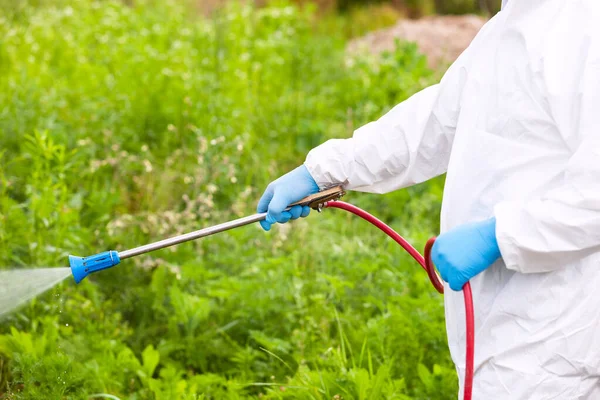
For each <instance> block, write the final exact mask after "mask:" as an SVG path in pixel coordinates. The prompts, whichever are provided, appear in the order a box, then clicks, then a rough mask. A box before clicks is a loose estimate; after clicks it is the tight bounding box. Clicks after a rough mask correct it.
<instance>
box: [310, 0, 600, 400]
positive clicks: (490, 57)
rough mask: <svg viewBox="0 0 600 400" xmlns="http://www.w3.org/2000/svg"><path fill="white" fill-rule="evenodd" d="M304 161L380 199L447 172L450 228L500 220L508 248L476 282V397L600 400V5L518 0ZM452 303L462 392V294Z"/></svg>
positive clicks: (583, 0) (316, 173) (320, 174)
mask: <svg viewBox="0 0 600 400" xmlns="http://www.w3.org/2000/svg"><path fill="white" fill-rule="evenodd" d="M305 165H306V167H307V168H308V170H309V171H310V173H311V175H312V176H313V177H314V178H315V180H316V182H317V184H318V185H319V186H320V187H321V188H324V187H328V186H330V185H332V184H336V183H343V184H344V185H345V186H346V188H348V189H351V190H358V191H365V192H375V193H385V192H389V191H392V190H396V189H399V188H403V187H406V186H410V185H412V184H415V183H419V182H422V181H425V180H427V179H430V178H432V177H435V176H437V175H440V174H442V173H444V172H447V178H446V186H445V192H444V201H443V206H442V221H441V222H442V223H441V226H442V232H444V231H447V230H449V229H451V228H453V227H456V226H458V225H461V224H464V223H468V222H472V221H478V220H484V219H487V218H490V217H492V216H495V217H496V221H497V222H496V235H497V239H498V243H499V247H500V250H501V253H502V259H501V260H500V261H498V262H496V263H495V264H494V265H492V267H490V268H489V269H487V270H486V271H484V272H483V273H481V274H479V275H477V276H476V277H475V278H473V279H472V281H471V284H472V288H473V297H474V301H475V316H476V321H475V326H476V350H475V377H474V389H473V398H474V399H477V400H479V399H485V400H489V399H511V400H518V399H522V400H535V399H600V1H598V0H572V1H565V0H510V2H508V4H507V5H506V7H505V8H504V9H503V10H502V11H501V12H500V13H498V14H497V15H496V16H495V17H494V18H493V19H492V20H490V21H489V22H488V23H487V24H486V25H485V26H484V27H483V28H482V30H481V32H480V33H479V34H478V35H477V37H476V38H475V39H474V41H473V42H472V44H471V45H470V47H469V48H468V49H467V50H466V51H465V52H464V53H463V54H462V55H461V57H460V58H459V59H458V60H457V61H456V62H455V63H454V65H452V67H451V68H450V69H449V70H448V72H447V73H446V75H445V76H444V78H443V79H442V81H441V83H440V84H439V85H436V86H433V87H430V88H427V89H425V90H423V91H421V92H419V93H417V94H415V95H414V96H412V97H411V98H410V99H408V100H406V101H405V102H403V103H401V104H399V105H398V106H396V107H395V108H394V109H392V110H391V111H390V112H389V113H388V114H386V115H385V116H383V117H382V118H381V119H379V120H378V121H375V122H372V123H370V124H367V125H366V126H364V127H362V128H360V129H358V130H357V131H356V132H355V134H354V136H353V137H352V138H351V139H345V140H338V139H336V140H330V141H328V142H326V143H325V144H323V145H321V146H319V147H317V148H315V149H314V150H312V151H311V152H310V153H309V155H308V157H307V159H306V162H305ZM445 305H446V324H447V333H448V341H449V346H450V351H451V355H452V359H453V360H454V362H455V364H456V366H457V372H458V375H459V377H460V380H461V387H462V379H463V377H464V364H465V349H464V343H465V338H464V335H465V331H464V326H465V322H464V306H463V300H462V294H461V293H460V292H453V291H451V290H449V288H447V290H446V294H445ZM461 393H462V389H461ZM461 396H462V395H461Z"/></svg>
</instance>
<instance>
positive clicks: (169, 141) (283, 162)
mask: <svg viewBox="0 0 600 400" xmlns="http://www.w3.org/2000/svg"><path fill="white" fill-rule="evenodd" d="M319 32H320V30H315V29H314V17H313V15H312V14H311V12H310V11H309V9H308V8H307V9H305V10H304V11H302V10H300V9H298V8H296V7H294V6H292V5H290V4H287V3H277V4H273V5H271V6H269V7H266V8H261V9H255V8H253V7H251V6H249V5H235V4H234V5H231V6H228V7H227V8H226V9H224V10H222V11H220V12H218V13H215V14H214V15H213V16H212V17H211V18H202V17H200V16H198V15H196V14H195V13H194V12H193V10H192V9H190V8H189V7H187V6H185V5H183V4H182V2H179V1H168V0H146V1H135V5H134V6H127V5H125V4H124V3H121V2H114V1H110V0H103V1H91V0H74V1H69V2H63V1H50V0H47V1H42V0H39V1H35V2H33V3H32V2H29V3H28V2H19V7H12V8H11V7H5V8H3V9H2V12H1V13H0V265H1V266H3V268H19V267H26V266H27V267H29V266H59V265H60V266H64V265H65V264H66V263H67V255H68V254H76V255H90V254H95V253H97V252H100V251H104V250H108V249H116V250H123V249H126V248H130V247H134V246H138V245H141V244H145V243H148V242H150V241H154V240H158V239H162V238H165V237H167V236H170V235H174V234H178V233H182V232H186V231H191V230H195V229H198V228H199V227H203V226H207V225H210V224H214V223H218V222H222V221H225V220H228V219H232V218H235V217H239V216H243V215H246V214H250V213H252V212H254V209H255V205H256V203H257V200H258V198H259V196H260V194H261V192H262V189H263V188H264V187H265V186H266V184H267V183H268V182H269V181H270V180H272V179H274V178H276V177H277V176H279V175H280V174H282V173H284V172H286V171H287V170H290V169H291V168H293V167H295V166H297V165H298V164H300V163H302V161H303V159H304V155H305V154H306V153H307V152H308V151H309V149H311V148H312V147H314V146H316V145H317V144H319V143H321V142H323V141H325V140H327V139H328V138H333V137H347V136H350V135H351V134H352V131H353V129H355V128H357V127H359V126H360V125H362V124H364V123H366V122H368V121H370V120H372V119H375V118H377V117H379V116H380V115H382V114H383V113H384V112H385V111H387V110H388V109H390V108H391V107H392V106H393V105H395V104H396V103H398V102H399V101H401V100H403V99H405V98H407V97H408V96H409V95H411V94H412V93H414V92H416V91H417V90H419V89H421V88H422V87H424V86H426V85H428V84H430V83H431V82H432V81H433V73H432V72H431V71H429V70H427V68H426V62H425V59H424V58H423V57H422V56H421V55H419V54H418V53H417V51H416V48H415V46H414V45H411V44H400V43H399V44H398V47H397V49H396V50H395V51H394V52H391V53H386V54H384V55H382V56H381V57H380V58H371V59H364V58H358V59H357V58H354V59H352V58H349V57H348V56H347V55H345V54H344V47H345V39H344V37H343V34H341V33H340V34H337V33H336V32H329V33H328V34H324V33H322V32H321V33H319ZM442 184H443V182H442V181H440V180H434V181H431V182H429V183H427V184H425V185H420V186H417V187H414V188H410V189H406V190H401V191H398V192H395V193H392V194H389V195H385V196H374V195H360V194H356V193H351V194H349V195H348V199H349V200H350V201H352V202H353V203H356V204H357V205H359V206H362V207H365V208H367V209H368V210H370V211H372V212H373V213H374V214H376V215H378V216H379V217H381V218H382V219H384V220H385V221H386V222H388V223H390V224H391V225H393V226H394V227H395V228H396V229H398V230H399V231H401V232H402V233H404V234H405V235H406V236H407V238H408V239H409V240H410V241H412V242H413V243H415V244H416V245H417V247H421V246H422V244H423V243H424V242H425V240H426V239H427V238H428V237H429V236H430V235H432V234H434V233H435V232H437V229H438V217H439V213H438V209H439V206H440V199H441V191H442ZM0 334H1V335H0V354H1V359H0V360H1V363H0V372H1V376H0V379H1V390H0V392H1V393H2V394H1V398H4V399H97V398H105V399H134V400H135V399H139V400H141V399H168V400H177V399H259V398H260V399H345V400H350V399H356V400H359V399H361V400H362V399H403V400H406V399H430V398H431V399H453V398H455V397H456V390H457V384H456V376H455V372H454V368H453V367H452V364H451V362H450V359H449V356H448V349H447V345H446V339H445V327H444V319H443V302H442V298H441V297H440V296H439V295H437V294H436V293H435V292H434V291H433V290H432V288H431V287H430V285H429V283H428V280H427V277H426V275H425V273H423V272H422V271H421V270H420V268H419V267H418V266H417V265H416V264H415V263H414V262H413V261H412V260H411V259H410V258H409V257H407V256H406V255H405V254H404V253H403V252H402V250H400V249H399V248H398V247H397V246H396V245H395V243H393V242H392V241H391V240H388V239H387V238H386V237H384V236H383V235H382V234H379V233H377V232H376V231H374V230H373V228H371V227H370V226H367V225H365V223H364V222H362V221H358V220H356V219H355V218H352V217H350V216H348V215H344V214H342V212H341V211H335V210H330V211H326V212H324V213H323V214H321V215H317V214H316V213H314V214H313V215H311V216H310V217H308V218H307V219H304V220H302V221H296V222H294V223H291V224H287V225H285V226H280V227H277V228H274V230H273V231H272V232H270V233H265V232H263V231H262V230H261V229H260V228H259V227H258V226H249V227H245V228H242V229H238V230H235V231H232V232H229V233H226V234H221V235H218V236H214V237H211V238H207V239H204V240H201V241H197V242H194V243H187V244H182V245H180V246H177V247H175V248H171V249H168V250H161V251H157V252H155V253H152V254H150V255H145V256H139V257H136V258H133V259H130V260H126V261H124V262H123V263H122V264H121V265H119V266H117V267H115V268H112V269H110V270H107V271H104V272H102V273H100V274H96V275H94V276H91V277H90V278H89V279H87V280H86V281H84V282H83V283H81V284H79V285H75V284H74V283H73V282H71V281H69V282H67V283H65V284H63V285H62V286H61V287H60V288H58V289H57V290H55V291H53V292H52V293H48V294H46V295H44V296H42V297H40V298H38V299H37V300H35V301H34V302H32V303H30V304H29V305H27V306H26V307H24V308H21V309H20V310H19V311H18V312H16V313H14V314H12V315H11V316H10V317H8V318H7V319H5V320H3V321H2V323H1V324H0Z"/></svg>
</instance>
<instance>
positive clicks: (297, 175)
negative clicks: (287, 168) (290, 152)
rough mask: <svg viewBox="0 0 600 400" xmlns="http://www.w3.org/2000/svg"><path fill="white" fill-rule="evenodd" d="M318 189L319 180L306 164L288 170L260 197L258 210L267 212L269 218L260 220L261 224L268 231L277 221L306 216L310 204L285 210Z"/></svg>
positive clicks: (284, 221)
mask: <svg viewBox="0 0 600 400" xmlns="http://www.w3.org/2000/svg"><path fill="white" fill-rule="evenodd" d="M318 191H319V186H318V185H317V182H315V180H314V179H313V177H312V176H311V175H310V172H308V169H306V167H305V166H304V165H301V166H299V167H298V168H296V169H295V170H293V171H291V172H288V173H287V174H285V175H283V176H282V177H280V178H279V179H277V180H275V181H273V182H271V183H270V184H269V186H267V189H266V190H265V192H264V193H263V195H262V197H261V198H260V200H259V202H258V207H257V211H258V212H259V213H263V212H267V218H266V219H265V220H263V221H260V225H261V226H262V227H263V229H264V230H265V231H268V230H270V229H271V225H272V224H274V223H276V222H279V223H282V224H283V223H286V222H288V221H289V220H291V219H292V220H293V219H297V218H299V217H306V216H307V215H308V214H309V213H310V207H308V206H294V207H292V208H291V209H290V210H289V211H284V210H285V209H286V208H287V207H288V206H289V205H290V204H292V203H294V202H296V201H298V200H301V199H303V198H304V197H306V196H308V195H311V194H313V193H317V192H318Z"/></svg>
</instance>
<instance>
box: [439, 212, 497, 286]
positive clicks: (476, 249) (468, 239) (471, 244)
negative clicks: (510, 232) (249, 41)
mask: <svg viewBox="0 0 600 400" xmlns="http://www.w3.org/2000/svg"><path fill="white" fill-rule="evenodd" d="M500 257H501V254H500V248H499V247H498V241H497V240H496V218H492V219H489V220H487V221H482V222H474V223H470V224H465V225H462V226H459V227H457V228H454V229H452V230H450V231H448V232H446V233H444V234H442V235H440V236H439V237H438V238H437V239H436V241H435V243H434V244H433V248H432V249H431V260H432V261H433V263H434V264H435V266H436V267H437V269H438V271H440V275H441V277H442V279H443V280H444V281H446V282H448V283H449V284H450V288H451V289H452V290H456V291H458V290H461V289H462V287H463V285H464V284H465V283H467V281H469V279H471V278H472V277H474V276H475V275H477V274H479V273H480V272H482V271H483V270H485V269H487V268H488V267H489V266H491V265H492V264H493V263H494V262H495V261H496V260H497V259H498V258H500Z"/></svg>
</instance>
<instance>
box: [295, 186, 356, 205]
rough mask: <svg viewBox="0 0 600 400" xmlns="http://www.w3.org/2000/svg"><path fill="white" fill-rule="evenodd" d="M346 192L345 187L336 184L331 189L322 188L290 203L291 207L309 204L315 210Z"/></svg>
mask: <svg viewBox="0 0 600 400" xmlns="http://www.w3.org/2000/svg"><path fill="white" fill-rule="evenodd" d="M345 194H346V192H345V191H344V188H343V187H341V186H335V187H332V188H330V189H325V190H322V191H320V192H319V193H315V194H311V195H310V196H306V197H305V198H303V199H302V200H300V201H297V202H295V203H293V204H290V207H292V206H309V207H310V208H312V209H313V210H320V209H321V208H323V205H324V204H325V203H327V202H328V201H331V200H338V199H340V198H341V197H342V196H343V195H345Z"/></svg>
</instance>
